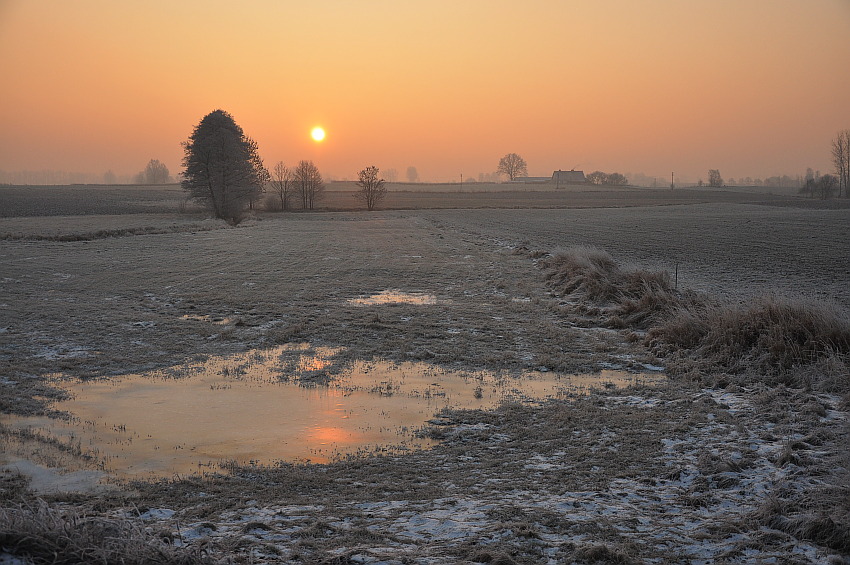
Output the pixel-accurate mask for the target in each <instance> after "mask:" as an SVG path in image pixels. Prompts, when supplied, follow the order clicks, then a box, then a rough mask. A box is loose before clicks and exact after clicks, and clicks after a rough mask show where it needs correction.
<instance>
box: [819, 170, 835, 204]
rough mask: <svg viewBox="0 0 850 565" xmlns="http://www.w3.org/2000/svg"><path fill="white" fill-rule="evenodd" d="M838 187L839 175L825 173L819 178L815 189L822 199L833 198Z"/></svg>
mask: <svg viewBox="0 0 850 565" xmlns="http://www.w3.org/2000/svg"><path fill="white" fill-rule="evenodd" d="M837 188H838V177H836V176H835V175H823V176H822V177H821V178H819V179H818V180H817V183H816V187H815V190H816V191H817V193H818V195H819V196H820V197H821V200H826V199H827V198H832V197H833V196H835V191H836V189H837Z"/></svg>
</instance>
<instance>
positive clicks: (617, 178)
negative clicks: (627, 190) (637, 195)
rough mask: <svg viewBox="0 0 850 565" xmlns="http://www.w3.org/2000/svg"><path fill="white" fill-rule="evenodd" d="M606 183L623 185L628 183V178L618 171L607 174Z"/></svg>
mask: <svg viewBox="0 0 850 565" xmlns="http://www.w3.org/2000/svg"><path fill="white" fill-rule="evenodd" d="M608 184H612V185H614V186H624V185H627V184H629V179H627V178H626V175H622V174H620V173H611V174H609V175H608Z"/></svg>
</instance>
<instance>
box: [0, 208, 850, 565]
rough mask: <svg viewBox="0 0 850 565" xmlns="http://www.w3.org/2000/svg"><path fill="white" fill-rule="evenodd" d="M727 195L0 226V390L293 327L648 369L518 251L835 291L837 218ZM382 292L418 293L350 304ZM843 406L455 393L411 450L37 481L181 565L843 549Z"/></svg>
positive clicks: (238, 343) (272, 336)
mask: <svg viewBox="0 0 850 565" xmlns="http://www.w3.org/2000/svg"><path fill="white" fill-rule="evenodd" d="M621 197H622V195H621ZM433 198H435V199H438V198H441V196H440V195H434V196H433ZM500 198H501V197H500ZM546 198H549V197H548V196H547V197H546ZM581 198H587V197H586V196H585V197H581ZM623 198H624V197H623ZM737 198H738V197H737V196H736V197H734V198H727V199H725V200H724V201H720V202H699V201H694V202H690V203H682V202H679V203H675V202H666V201H665V202H661V203H663V204H665V205H664V206H657V205H656V204H659V202H657V201H654V200H652V199H649V200H642V199H641V196H635V197H634V199H633V200H632V201H630V204H629V207H626V208H622V207H617V208H605V207H591V208H588V209H575V208H564V209H531V208H522V209H483V208H482V209H475V210H470V209H463V210H460V209H455V210H429V209H411V210H396V211H384V212H376V213H369V214H367V213H365V212H322V213H313V214H304V213H299V214H274V215H268V214H267V215H260V216H259V218H258V219H254V220H249V221H248V222H246V223H244V224H243V225H241V226H239V227H237V228H231V227H226V226H224V225H222V224H220V223H216V222H211V221H207V220H203V218H198V217H185V216H178V215H174V216H169V215H151V216H147V215H146V214H149V213H150V211H149V209H148V208H146V210H148V211H146V212H145V213H144V214H142V213H139V214H127V215H124V216H120V215H119V216H116V215H111V216H97V215H95V216H91V215H89V216H79V217H76V218H74V217H69V216H59V217H53V218H47V217H19V218H8V219H0V234H16V235H15V236H14V237H9V238H7V239H4V240H2V241H0V259H2V273H0V292H2V297H1V298H0V313H2V316H0V338H2V339H0V363H2V365H0V369H1V370H2V374H0V377H2V378H0V393H2V396H0V407H2V411H3V412H4V413H19V414H25V413H29V414H32V413H37V412H39V411H41V410H44V408H45V404H44V398H49V397H51V396H53V395H56V394H57V392H55V391H54V390H53V389H51V388H49V387H48V386H47V385H46V383H45V382H44V379H43V375H46V374H49V373H61V374H63V375H67V377H68V378H73V377H88V376H101V375H115V374H125V373H131V372H133V373H137V372H143V371H145V370H149V369H155V368H159V367H165V366H171V365H175V364H179V363H181V362H184V361H187V360H190V359H192V358H194V357H195V356H199V355H207V356H212V355H223V354H228V353H235V352H241V351H245V350H250V349H257V348H268V347H272V346H276V345H280V344H284V343H290V342H308V343H310V344H312V345H314V346H316V347H320V346H324V347H334V348H343V351H344V353H342V354H340V355H338V356H337V357H336V358H335V363H336V365H337V367H336V368H340V367H342V366H345V364H346V363H349V362H351V361H352V360H353V359H367V360H368V359H375V358H379V359H387V360H391V361H421V362H427V363H432V364H436V365H441V366H445V367H450V368H453V369H459V370H491V371H508V372H516V373H519V372H521V371H524V370H528V369H535V370H545V371H556V372H564V373H571V372H588V371H594V370H599V369H602V368H609V367H618V368H625V369H638V368H640V367H644V366H646V365H661V366H663V365H664V364H665V359H656V358H655V357H653V356H652V355H651V354H650V352H649V351H647V350H645V349H644V348H643V345H642V344H641V342H640V341H639V340H638V341H636V340H634V339H629V335H628V333H629V332H628V331H626V330H623V331H616V330H611V329H608V328H602V327H596V326H594V325H593V324H587V323H586V320H584V321H583V322H582V323H577V320H575V319H572V318H571V317H570V315H569V314H568V313H567V312H565V311H564V309H563V308H560V307H559V300H558V299H557V298H556V297H554V296H553V295H552V294H551V292H550V289H549V288H548V287H547V286H546V284H545V281H544V279H543V276H542V274H541V272H540V269H539V268H538V265H537V261H536V257H539V256H541V254H545V253H546V252H549V251H552V250H554V249H556V248H559V247H569V246H573V245H588V244H592V245H596V246H598V247H600V248H602V249H605V250H607V251H609V252H610V253H611V254H612V255H613V256H614V258H615V259H617V260H618V261H621V262H624V263H635V264H638V265H641V266H645V267H650V268H664V269H667V270H669V271H671V274H672V273H673V271H674V269H675V268H676V265H678V270H679V285H680V287H693V288H698V289H700V290H703V291H708V292H711V293H714V294H718V295H743V296H746V295H751V294H763V293H770V292H775V291H779V292H797V293H800V294H802V295H805V296H810V297H814V298H818V299H827V298H829V299H832V300H835V301H836V302H837V303H838V304H841V305H843V307H847V305H848V304H850V252H849V251H848V247H847V246H846V245H844V244H843V242H846V241H848V240H850V231H848V230H850V210H848V209H846V208H844V209H841V208H834V209H818V208H814V207H811V206H807V204H808V203H807V202H801V203H800V204H801V205H800V206H794V205H789V202H790V204H794V201H793V200H791V201H789V200H788V199H787V198H786V199H782V200H781V202H778V201H777V202H774V201H772V200H771V199H769V198H768V200H771V203H772V204H781V205H760V204H755V203H753V202H752V201H751V197H749V196H747V198H746V199H745V200H746V202H738V201H736V199H737ZM741 198H744V197H741ZM758 198H762V199H764V198H767V197H766V196H764V195H760V196H758ZM589 201H590V200H588V202H589ZM597 206H599V205H598V204H597ZM122 210H123V209H122ZM122 218H126V227H129V228H135V229H128V230H123V231H122V227H121V224H122V220H121V219H122ZM149 227H155V228H157V229H147V228H149ZM74 234H78V235H84V236H85V237H80V238H74V237H72V236H73V235H74ZM57 235H65V236H69V237H64V238H57V237H56V236H57ZM47 236H50V237H47ZM74 239H79V241H74ZM388 290H394V291H400V292H402V293H410V294H412V295H420V294H421V295H428V296H433V297H434V298H435V299H434V300H433V301H427V302H425V303H376V304H366V305H365V306H364V304H363V300H362V299H364V298H366V297H371V296H374V295H380V293H382V292H383V291H388ZM358 299H361V300H360V302H358ZM588 326H589V327H588ZM334 371H335V367H333V366H331V367H329V368H328V369H327V371H326V372H327V377H328V378H331V379H332V378H333V375H334ZM282 409H285V407H282ZM847 417H848V407H847V396H846V393H845V395H844V396H842V395H841V394H834V393H833V394H827V393H823V392H819V391H817V390H808V391H807V390H797V389H792V388H785V387H768V386H765V385H763V384H760V383H758V382H752V383H751V384H747V383H742V382H740V381H739V380H729V383H727V385H726V386H725V387H724V388H711V389H709V388H705V385H704V384H699V383H695V382H690V381H686V380H676V381H671V382H669V383H666V384H664V385H662V386H659V387H653V388H649V387H647V388H636V389H632V390H600V391H597V393H595V394H594V395H592V396H590V397H587V398H580V397H576V398H569V399H561V400H552V401H549V402H546V403H543V404H541V405H521V404H510V405H506V406H503V407H502V408H500V409H499V410H497V411H495V412H480V411H472V412H461V411H452V412H446V413H444V414H441V415H440V416H439V418H437V419H435V420H434V421H433V422H432V426H431V429H430V431H429V434H430V435H431V436H432V437H433V438H435V439H440V440H441V443H439V444H438V445H437V447H435V448H433V449H431V450H428V451H422V452H415V453H409V454H404V455H398V454H393V455H388V456H385V457H369V458H362V459H352V460H349V461H340V462H336V463H332V464H329V465H313V466H299V465H295V466H292V465H287V464H282V465H280V466H277V467H275V468H271V469H269V468H261V467H251V466H247V467H231V468H230V469H229V472H228V473H225V474H222V475H220V476H210V475H208V476H204V477H199V476H198V477H178V478H175V479H174V480H168V481H159V482H155V483H144V484H134V485H126V484H117V485H115V484H113V485H110V490H109V493H108V494H102V493H101V494H98V492H90V493H88V494H85V493H84V494H76V495H73V496H69V495H67V494H57V493H55V492H53V493H51V492H50V491H49V486H47V487H45V488H46V489H47V490H45V491H44V492H41V493H39V495H40V496H41V497H42V498H44V499H45V500H47V501H48V502H49V503H50V504H52V505H55V507H56V508H59V509H62V511H66V510H69V509H72V510H75V511H76V512H78V513H82V514H86V515H89V516H97V517H100V518H104V519H108V520H125V519H129V520H131V521H132V522H133V523H134V524H137V525H138V535H139V536H149V539H148V542H149V543H159V541H158V540H161V539H164V540H167V544H168V547H169V550H170V551H180V550H181V548H185V549H186V551H187V552H188V553H187V554H191V555H197V556H198V559H199V560H200V559H201V558H202V557H204V556H208V557H209V559H210V560H216V559H225V558H227V557H233V558H234V559H236V560H237V561H242V562H275V561H279V562H293V563H294V562H322V561H326V562H336V563H348V562H397V563H402V562H421V563H455V562H464V561H465V562H491V563H493V562H500V563H511V562H518V563H546V562H552V563H559V562H569V561H571V560H572V561H584V562H593V561H603V562H605V561H607V562H629V561H636V562H752V561H757V560H763V561H767V562H769V561H771V560H773V561H774V562H802V563H817V562H824V561H826V560H828V559H830V558H832V559H834V560H835V561H836V562H840V561H841V559H842V557H841V556H842V555H843V558H846V557H847V552H848V543H850V542H848V540H847V537H846V536H847V531H848V530H847V529H846V528H847V516H840V515H836V514H834V511H833V514H829V513H828V511H824V512H826V513H824V512H821V513H820V514H819V511H820V510H821V507H820V506H817V505H820V504H821V502H820V501H821V500H822V499H823V496H833V497H834V496H842V495H843V496H847V494H848V493H847V490H846V488H845V490H843V491H842V490H840V489H839V490H836V488H837V487H836V486H835V485H836V484H838V485H841V484H844V485H845V487H846V484H847V483H846V478H847V474H846V463H847V453H846V451H847V450H846V445H847V440H848V436H847V426H848V420H847ZM3 441H4V442H5V443H4V452H5V454H6V456H7V457H11V456H13V455H14V457H27V458H29V459H32V460H33V461H34V462H35V463H38V464H40V465H43V466H46V467H50V466H53V467H54V471H55V470H56V468H59V469H64V470H65V471H67V472H71V471H79V470H86V469H88V468H89V467H91V466H92V465H94V466H96V462H87V461H84V460H80V459H79V458H78V457H76V456H75V454H76V453H77V452H78V451H80V450H79V449H78V447H79V446H74V445H70V444H65V443H63V442H61V441H51V438H44V437H42V438H36V437H25V436H21V435H14V434H9V433H5V434H4V436H3ZM15 469H16V468H15V467H14V466H11V467H7V471H6V472H5V473H4V474H3V475H2V478H3V481H2V483H0V486H2V489H3V490H2V500H3V506H4V508H5V509H6V510H5V514H4V515H3V517H4V518H5V519H4V520H0V523H5V524H8V525H9V526H8V527H9V528H11V525H12V524H15V523H18V522H15V520H17V519H22V518H21V516H23V515H24V514H26V511H27V509H30V511H32V509H33V508H35V507H36V506H37V503H36V502H33V497H34V496H35V495H34V494H32V493H28V492H27V491H26V490H25V481H22V479H21V478H20V476H19V475H18V474H17V473H16V471H15ZM842 481H844V482H843V483H842ZM824 493H826V495H824ZM806 500H809V501H814V502H812V506H810V507H806V506H805V501H806ZM21 504H23V505H24V506H23V507H21V506H20V505H21ZM845 508H846V507H845ZM797 522H799V524H798V523H797ZM80 523H82V522H80ZM80 527H82V526H80ZM5 533H6V532H5V531H4V534H5ZM842 536H843V537H842ZM2 539H5V540H6V541H4V542H3V543H4V544H8V543H9V541H8V540H10V539H14V538H11V537H6V538H2ZM163 543H165V542H163ZM201 549H203V551H201ZM7 550H10V551H14V546H12V545H10V546H8V547H7ZM128 551H129V550H128ZM830 556H832V557H830Z"/></svg>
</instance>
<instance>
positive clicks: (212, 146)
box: [181, 110, 269, 224]
mask: <svg viewBox="0 0 850 565" xmlns="http://www.w3.org/2000/svg"><path fill="white" fill-rule="evenodd" d="M183 148H184V151H185V155H184V157H183V167H184V169H185V170H184V172H183V182H182V183H181V184H182V186H183V189H184V190H186V191H188V192H189V194H190V195H191V196H192V197H193V198H196V199H198V200H202V201H204V202H206V203H207V205H208V206H209V207H210V209H211V210H212V211H213V214H215V217H216V218H223V219H225V220H227V221H228V222H230V223H232V224H238V223H239V222H240V221H242V219H243V218H244V211H245V208H246V207H247V206H249V205H250V204H251V203H252V202H253V201H254V200H256V199H257V198H259V195H261V194H262V191H263V183H264V182H266V181H267V180H268V178H269V175H268V171H266V169H265V167H263V161H262V159H260V156H259V153H258V152H257V144H256V142H254V141H253V140H252V139H250V138H249V137H247V136H246V135H245V133H244V132H243V131H242V128H241V127H239V126H238V125H237V124H236V122H235V121H234V119H233V117H232V116H231V115H230V114H228V113H227V112H225V111H224V110H214V111H213V112H210V113H209V114H207V115H206V116H204V117H203V118H202V119H201V122H200V123H199V124H198V125H197V126H196V127H195V129H194V131H193V132H192V135H191V136H190V137H189V140H188V141H186V142H184V143H183Z"/></svg>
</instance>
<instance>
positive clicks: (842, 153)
mask: <svg viewBox="0 0 850 565" xmlns="http://www.w3.org/2000/svg"><path fill="white" fill-rule="evenodd" d="M832 163H833V165H835V174H836V176H837V177H838V196H839V197H840V196H841V195H842V193H843V194H844V196H845V197H847V198H850V129H845V130H843V131H840V132H838V135H837V136H835V139H833V140H832Z"/></svg>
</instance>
